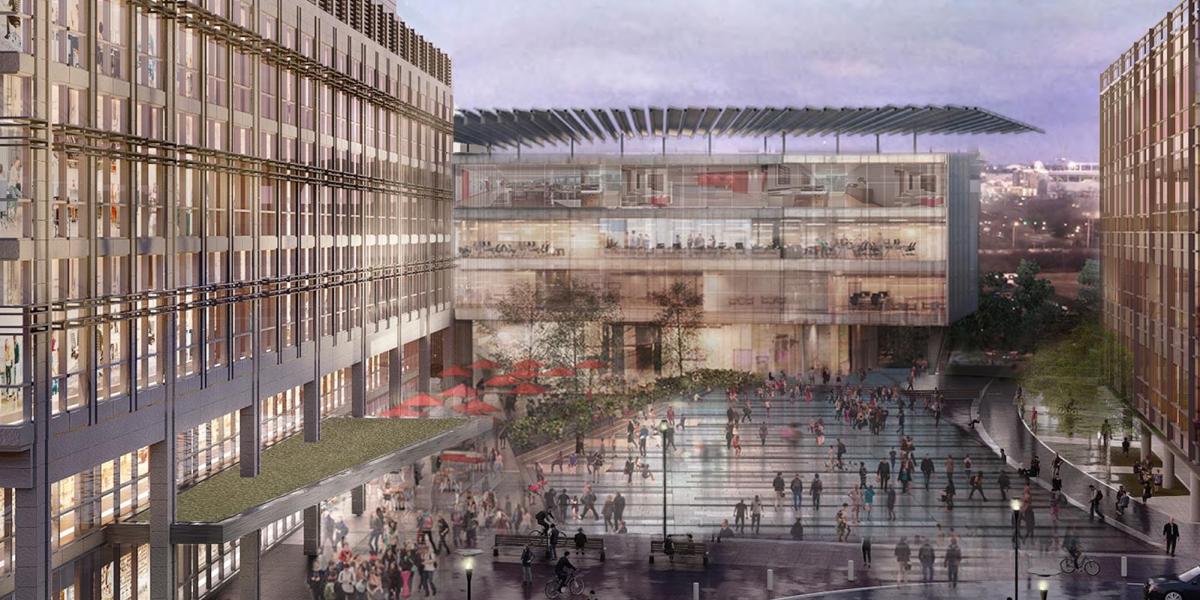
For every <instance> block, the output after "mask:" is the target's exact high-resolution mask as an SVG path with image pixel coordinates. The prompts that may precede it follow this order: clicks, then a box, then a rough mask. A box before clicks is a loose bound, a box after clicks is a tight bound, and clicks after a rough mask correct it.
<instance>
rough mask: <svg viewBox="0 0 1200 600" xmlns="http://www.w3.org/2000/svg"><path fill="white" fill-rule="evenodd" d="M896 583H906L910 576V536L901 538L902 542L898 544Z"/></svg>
mask: <svg viewBox="0 0 1200 600" xmlns="http://www.w3.org/2000/svg"><path fill="white" fill-rule="evenodd" d="M895 553H896V583H904V580H905V579H906V578H907V577H908V570H909V569H911V568H912V565H910V564H909V560H910V559H911V556H912V549H910V548H909V547H908V538H904V537H902V538H900V543H898V544H896V551H895Z"/></svg>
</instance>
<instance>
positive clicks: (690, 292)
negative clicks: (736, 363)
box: [650, 281, 704, 375]
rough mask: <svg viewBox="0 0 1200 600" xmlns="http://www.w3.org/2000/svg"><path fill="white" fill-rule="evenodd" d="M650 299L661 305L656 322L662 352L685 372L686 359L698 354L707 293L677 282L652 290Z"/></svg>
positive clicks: (679, 369)
mask: <svg viewBox="0 0 1200 600" xmlns="http://www.w3.org/2000/svg"><path fill="white" fill-rule="evenodd" d="M650 299H651V300H652V301H653V302H654V304H655V305H657V306H658V307H659V311H658V315H657V317H656V318H655V320H654V322H655V324H656V325H658V327H659V330H660V331H662V332H663V334H664V336H663V355H664V358H666V359H667V362H670V363H672V364H674V365H675V368H676V369H677V371H678V373H677V374H678V375H683V374H684V369H683V361H684V360H685V359H686V358H688V357H690V356H692V355H693V354H694V353H695V350H696V345H697V338H699V329H700V324H701V322H702V320H703V317H704V296H703V295H701V294H700V292H698V291H696V290H695V289H694V288H693V287H692V286H689V285H688V284H686V283H684V282H682V281H676V282H675V283H672V284H671V287H669V288H667V289H666V291H661V292H653V293H651V294H650Z"/></svg>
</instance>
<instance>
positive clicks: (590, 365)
mask: <svg viewBox="0 0 1200 600" xmlns="http://www.w3.org/2000/svg"><path fill="white" fill-rule="evenodd" d="M607 366H608V363H606V362H604V361H602V360H597V359H594V358H589V359H587V360H584V361H580V363H579V364H577V365H575V368H577V369H603V368H604V367H607Z"/></svg>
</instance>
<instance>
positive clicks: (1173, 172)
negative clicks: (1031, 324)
mask: <svg viewBox="0 0 1200 600" xmlns="http://www.w3.org/2000/svg"><path fill="white" fill-rule="evenodd" d="M1197 10H1198V8H1197V7H1196V5H1195V3H1194V2H1183V3H1182V4H1180V5H1179V6H1178V7H1176V8H1175V9H1173V10H1171V11H1170V13H1169V14H1168V15H1167V17H1166V18H1164V19H1162V20H1161V21H1159V22H1158V23H1156V24H1154V26H1153V27H1151V28H1150V29H1149V30H1148V31H1147V33H1146V35H1145V36H1144V37H1142V38H1141V39H1139V40H1137V42H1136V43H1135V44H1134V45H1133V47H1131V48H1130V49H1129V50H1127V51H1126V52H1124V53H1123V54H1122V55H1121V56H1120V58H1118V59H1117V61H1116V62H1114V63H1113V64H1112V65H1111V66H1110V67H1109V68H1107V69H1106V70H1105V71H1104V72H1103V73H1102V74H1101V76H1100V224H1101V229H1100V239H1101V246H1100V262H1101V269H1102V277H1103V281H1104V324H1105V326H1106V328H1107V329H1108V331H1109V332H1110V334H1111V335H1112V336H1113V339H1112V341H1111V343H1109V344H1108V345H1107V347H1106V357H1105V360H1106V363H1107V364H1106V367H1107V369H1106V371H1107V373H1108V375H1109V378H1110V380H1111V382H1112V383H1113V384H1114V387H1116V388H1118V389H1119V390H1120V391H1121V392H1123V393H1124V395H1125V396H1126V397H1127V398H1128V400H1129V402H1130V404H1131V405H1132V407H1133V408H1134V409H1135V410H1136V411H1137V413H1138V416H1139V417H1140V420H1141V422H1142V426H1143V431H1142V436H1143V438H1144V439H1146V440H1150V439H1151V438H1153V439H1154V440H1155V442H1165V443H1161V444H1159V446H1158V448H1157V449H1158V450H1159V451H1158V454H1159V456H1160V457H1161V458H1162V460H1163V471H1164V476H1165V477H1166V479H1167V481H1168V482H1170V481H1171V480H1172V479H1174V477H1175V475H1176V466H1175V457H1176V455H1177V454H1178V455H1179V457H1180V458H1181V459H1183V460H1184V461H1185V462H1184V464H1185V465H1186V467H1187V468H1186V469H1185V471H1186V472H1187V473H1188V474H1189V476H1188V477H1187V478H1185V481H1186V482H1188V483H1189V486H1190V487H1191V488H1192V490H1191V491H1192V517H1193V519H1194V520H1200V491H1198V490H1197V489H1196V488H1197V486H1200V479H1198V478H1197V477H1196V474H1195V473H1196V464H1195V463H1196V461H1197V459H1200V446H1198V445H1197V435H1198V433H1200V431H1198V430H1197V424H1198V423H1200V410H1198V408H1200V407H1197V404H1196V401H1197V398H1196V396H1197V386H1198V385H1200V381H1198V380H1197V375H1198V373H1197V371H1198V370H1200V363H1198V361H1200V358H1198V355H1197V350H1198V346H1197V337H1198V334H1200V331H1198V328H1200V319H1198V317H1197V313H1198V311H1200V304H1197V302H1198V301H1200V297H1198V295H1197V286H1198V285H1200V277H1197V275H1198V274H1200V261H1198V260H1197V252H1200V247H1198V245H1197V238H1198V237H1200V233H1198V232H1200V202H1198V201H1197V198H1196V186H1194V185H1192V182H1193V181H1195V180H1196V177H1197V175H1198V173H1197V169H1196V162H1197V157H1196V152H1197V143H1198V139H1197V133H1200V128H1198V127H1197V123H1196V110H1197V107H1198V104H1197V98H1196V91H1197V85H1198V81H1197V77H1196V66H1197V63H1196V61H1197V57H1196V42H1195V32H1196V27H1197V23H1198V20H1200V15H1197ZM1178 476H1179V477H1181V478H1183V477H1184V472H1180V473H1179V474H1178Z"/></svg>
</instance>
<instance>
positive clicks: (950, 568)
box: [945, 538, 962, 588]
mask: <svg viewBox="0 0 1200 600" xmlns="http://www.w3.org/2000/svg"><path fill="white" fill-rule="evenodd" d="M961 562H962V550H960V549H959V548H958V540H956V539H953V538H951V540H950V547H949V548H946V557H945V565H946V576H947V577H948V578H949V579H950V587H952V588H956V587H958V565H959V563H961Z"/></svg>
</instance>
